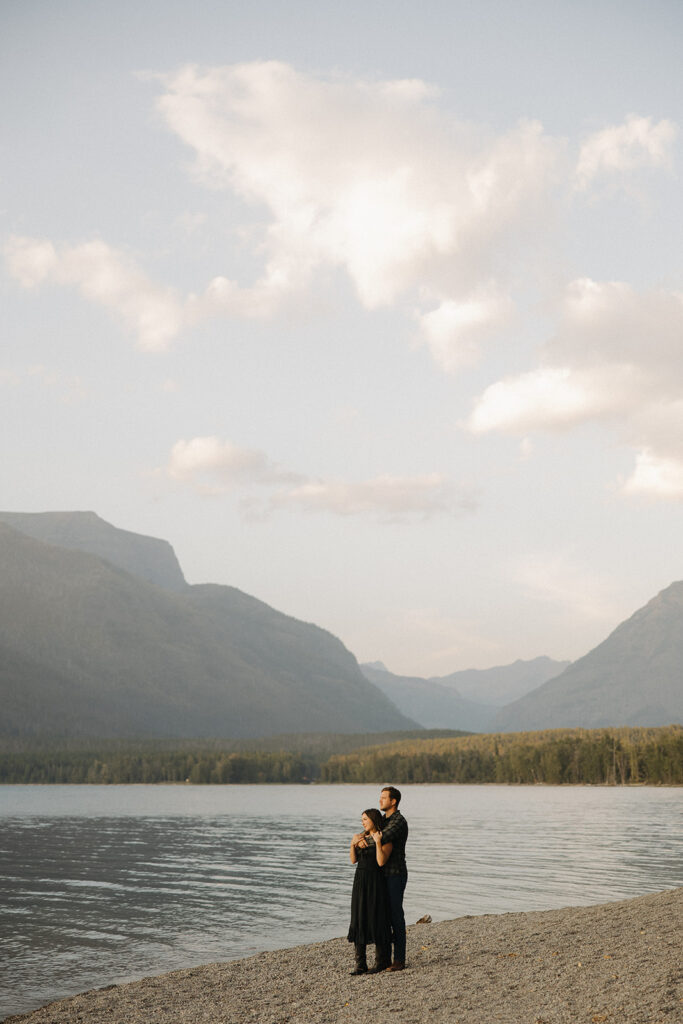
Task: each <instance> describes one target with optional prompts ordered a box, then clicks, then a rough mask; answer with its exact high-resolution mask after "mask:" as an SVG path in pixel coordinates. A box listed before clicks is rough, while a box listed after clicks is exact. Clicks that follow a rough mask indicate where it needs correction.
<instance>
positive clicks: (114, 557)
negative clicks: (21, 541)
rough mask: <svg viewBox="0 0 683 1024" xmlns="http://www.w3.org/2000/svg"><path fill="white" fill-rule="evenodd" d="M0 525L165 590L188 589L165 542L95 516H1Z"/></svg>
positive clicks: (23, 513)
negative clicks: (88, 556) (87, 556)
mask: <svg viewBox="0 0 683 1024" xmlns="http://www.w3.org/2000/svg"><path fill="white" fill-rule="evenodd" d="M0 522H2V523H6V524H7V525H8V526H12V527H14V529H15V530H20V531H21V533H24V534H26V535H27V536H28V537H34V538H35V539H36V540H42V541H45V542H46V543H47V544H55V545H57V547H60V548H68V549H69V550H71V551H87V552H88V553H89V554H91V555H97V556H98V557H99V558H103V559H104V560H105V561H107V562H111V564H112V565H117V566H118V567H119V569H125V571H126V572H130V573H132V574H133V576H139V577H140V579H143V580H146V581H147V582H148V583H155V584H156V585H157V586H158V587H164V589H166V590H175V591H179V592H180V591H183V590H185V589H186V587H187V583H186V582H185V577H184V576H183V573H182V570H181V568H180V565H179V564H178V559H177V558H176V556H175V551H174V550H173V548H172V547H171V545H170V544H169V543H168V541H165V540H158V539H157V538H156V537H144V536H142V535H141V534H139V533H131V532H130V531H128V530H120V529H118V527H116V526H112V525H111V524H110V523H107V522H105V521H104V519H100V517H99V516H98V515H96V514H95V513H94V512H0Z"/></svg>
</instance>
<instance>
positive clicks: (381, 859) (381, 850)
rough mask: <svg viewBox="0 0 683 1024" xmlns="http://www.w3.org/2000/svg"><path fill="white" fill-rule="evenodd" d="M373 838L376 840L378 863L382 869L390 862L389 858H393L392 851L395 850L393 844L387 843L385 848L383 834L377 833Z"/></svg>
mask: <svg viewBox="0 0 683 1024" xmlns="http://www.w3.org/2000/svg"><path fill="white" fill-rule="evenodd" d="M372 838H373V839H374V840H375V853H376V854H377V863H378V864H379V866H380V867H384V865H385V864H386V862H387V861H388V860H389V857H390V856H391V851H392V850H393V848H394V847H393V844H392V843H385V844H384V846H382V833H381V832H375V834H374V835H373V837H372Z"/></svg>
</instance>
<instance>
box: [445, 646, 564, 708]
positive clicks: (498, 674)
mask: <svg viewBox="0 0 683 1024" xmlns="http://www.w3.org/2000/svg"><path fill="white" fill-rule="evenodd" d="M570 664H571V663H570V662H569V661H555V660H554V659H553V658H549V657H547V656H546V655H541V656H540V657H538V658H533V659H531V660H530V661H523V660H522V659H521V658H519V659H518V660H517V661H515V662H513V663H512V664H511V665H497V666H495V667H494V668H483V669H482V668H468V669H463V670H461V671H458V672H451V673H450V675H447V676H439V677H432V678H431V680H430V681H431V682H434V683H439V684H441V685H442V686H454V687H455V688H456V689H457V691H458V693H459V694H460V695H461V696H462V697H466V698H467V699H469V700H474V701H477V703H480V704H491V705H493V706H494V707H503V706H505V705H506V704H510V703H511V702H512V701H513V700H517V699H518V698H519V697H523V696H524V695H525V694H527V693H530V692H531V691H532V690H535V689H536V687H537V686H542V685H543V683H545V682H547V681H548V679H553V678H554V677H555V676H559V674H560V672H563V671H564V670H565V669H566V668H567V667H568V666H569V665H570Z"/></svg>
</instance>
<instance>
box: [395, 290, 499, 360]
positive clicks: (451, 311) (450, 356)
mask: <svg viewBox="0 0 683 1024" xmlns="http://www.w3.org/2000/svg"><path fill="white" fill-rule="evenodd" d="M512 314H513V304H512V300H511V299H510V298H509V297H508V296H507V295H503V294H501V293H500V292H499V291H497V289H496V288H495V287H489V288H481V289H480V290H478V291H477V292H476V293H473V294H472V295H471V296H470V297H469V298H468V299H466V300H464V301H462V302H458V301H456V300H454V299H445V300H443V301H442V302H441V303H440V304H439V305H438V306H436V308H434V309H432V310H430V311H429V312H420V311H417V312H416V314H415V317H416V319H417V321H418V324H419V329H420V333H421V336H422V338H423V340H424V341H425V343H426V344H427V346H428V347H429V350H430V351H431V353H432V356H433V357H434V360H435V362H436V363H437V364H438V365H439V366H440V367H441V368H442V369H443V370H445V371H446V372H447V373H452V372H454V371H456V370H459V369H460V368H461V367H464V366H471V365H473V364H474V363H476V362H477V361H478V358H479V345H480V342H481V340H482V339H483V338H485V337H486V336H487V335H488V334H490V333H491V332H492V331H493V330H495V329H497V328H500V327H501V326H502V325H503V324H504V323H506V321H507V320H509V319H510V318H511V317H512Z"/></svg>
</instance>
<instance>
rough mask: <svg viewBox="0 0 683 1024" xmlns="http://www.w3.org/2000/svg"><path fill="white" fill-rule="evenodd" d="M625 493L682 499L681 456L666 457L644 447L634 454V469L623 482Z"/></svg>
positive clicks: (682, 467)
mask: <svg viewBox="0 0 683 1024" xmlns="http://www.w3.org/2000/svg"><path fill="white" fill-rule="evenodd" d="M623 489H624V492H625V493H626V494H633V495H644V496H645V497H649V498H667V499H671V498H673V499H676V500H678V501H680V500H681V499H683V457H680V458H677V459H676V458H666V457H664V456H660V455H656V454H655V453H654V452H653V451H651V450H650V449H648V448H646V449H644V450H643V451H640V452H638V454H637V455H636V464H635V469H634V470H633V473H632V475H631V476H630V477H629V479H628V480H627V481H626V482H625V483H624V486H623Z"/></svg>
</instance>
